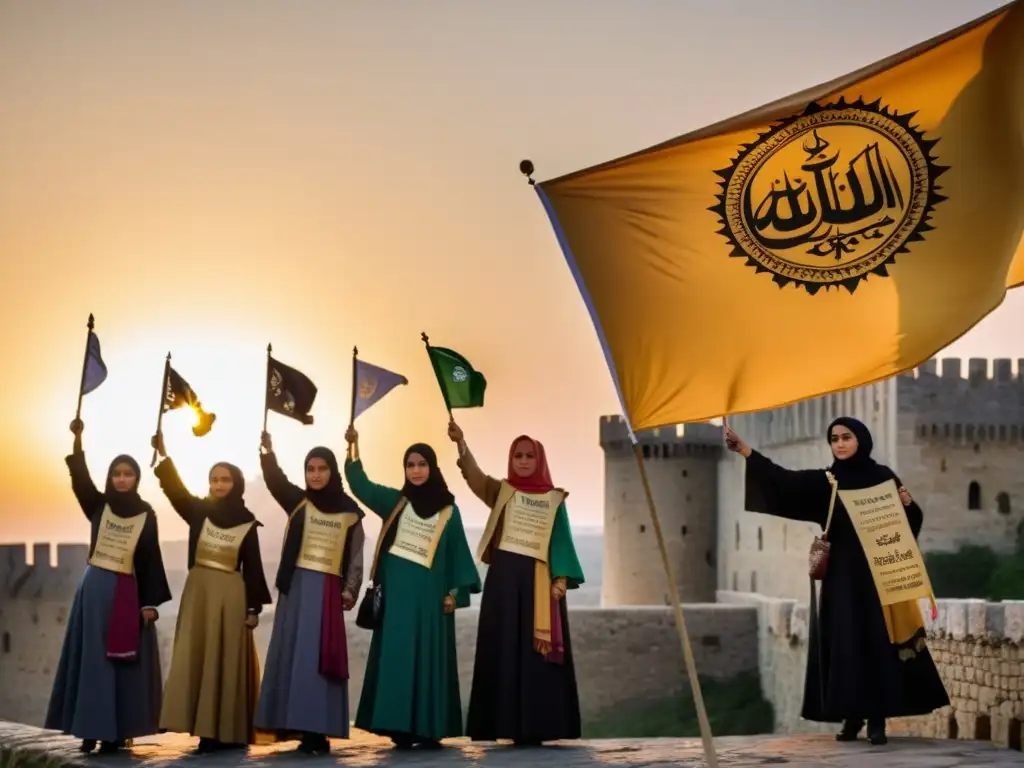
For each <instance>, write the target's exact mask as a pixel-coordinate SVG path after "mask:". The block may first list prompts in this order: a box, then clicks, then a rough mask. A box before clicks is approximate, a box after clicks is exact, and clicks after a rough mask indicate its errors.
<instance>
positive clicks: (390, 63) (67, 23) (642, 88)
mask: <svg viewBox="0 0 1024 768" xmlns="http://www.w3.org/2000/svg"><path fill="white" fill-rule="evenodd" d="M1000 4H1001V3H1000V2H996V1H995V0H989V1H987V2H986V1H982V0H946V1H945V2H938V0H917V1H916V2H911V1H910V0H870V1H869V2H868V1H864V2H859V3H849V2H845V0H830V1H829V2H824V1H822V0H800V1H799V2H797V1H793V2H781V3H768V4H766V3H755V2H740V1H739V0H733V1H732V2H725V1H722V0H702V1H700V2H698V1H697V0H689V1H683V0H678V1H677V2H668V0H661V1H659V2H654V1H653V0H649V1H647V2H641V0H634V1H633V2H627V1H626V0H620V1H619V2H611V1H610V0H577V1H575V2H569V1H568V0H543V2H542V1H541V0H529V1H527V0H519V1H517V2H506V3H493V2H491V3H484V2H469V0H464V1H455V0H451V1H446V0H436V1H435V2H414V1H413V0H406V1H405V2H400V3H373V2H361V3H359V2H344V1H343V0H323V1H322V2H312V1H310V0H305V1H303V2H287V3H285V2H276V3H274V2H267V1H265V0H248V2H244V3H241V2H227V0H221V2H210V0H177V2H175V3H139V2H137V1H134V0H132V1H129V0H120V1H118V2H114V1H106V2H105V1H103V0H93V1H92V2H68V1H65V2H52V1H50V0H21V2H14V1H12V0H3V1H2V2H0V103H2V104H3V110H2V111H3V118H2V119H0V285H2V289H3V301H0V323H2V326H3V332H2V334H0V364H2V366H3V371H4V373H3V376H2V377H0V402H3V403H4V406H3V414H4V417H3V419H2V420H0V540H3V541H24V540H32V539H39V540H50V541H72V540H84V539H85V537H86V534H87V531H86V526H85V524H84V521H83V520H82V517H81V515H80V513H79V512H78V510H77V508H76V506H75V504H74V501H73V497H72V495H71V491H70V487H69V483H68V479H67V472H66V469H65V467H64V464H63V461H62V457H63V456H64V455H65V453H66V452H67V450H68V448H69V447H70V435H69V433H68V430H67V425H68V422H69V421H70V420H71V418H72V417H73V416H74V408H75V400H76V389H77V386H78V377H79V375H80V370H81V369H80V366H81V358H82V351H83V344H84V340H85V321H86V318H87V316H88V314H89V313H90V312H94V313H95V314H96V317H97V331H98V333H99V336H100V339H101V341H102V344H103V350H104V357H105V359H106V361H107V363H108V365H109V368H110V378H109V379H108V381H107V383H106V384H104V385H103V387H102V388H101V389H99V390H98V391H96V392H95V393H94V394H92V395H90V396H88V397H87V398H86V401H85V405H84V408H83V419H84V420H85V422H86V433H85V445H86V450H87V452H88V456H89V459H90V462H91V466H92V470H93V474H94V477H95V479H96V481H97V483H102V478H103V473H104V471H105V469H106V466H107V463H108V462H109V460H110V459H111V458H112V457H113V456H114V455H115V454H116V453H118V452H122V451H127V452H130V453H132V454H134V455H135V456H136V457H137V458H138V459H139V461H140V462H141V463H143V464H144V466H148V463H149V458H150V451H149V447H148V445H149V436H150V435H151V434H152V432H153V429H154V426H155V419H156V413H157V407H158V404H159V397H160V392H159V385H160V378H161V375H162V366H163V359H164V356H165V355H166V353H167V352H168V350H170V351H172V352H173V355H174V364H175V366H176V367H177V369H178V370H179V372H181V373H182V374H183V375H184V376H185V377H186V378H187V379H189V380H190V381H191V383H192V384H193V386H194V387H195V389H196V390H197V391H198V393H199V395H200V397H201V398H202V399H203V401H204V404H205V405H206V406H207V408H208V410H212V411H214V412H216V413H217V415H218V421H217V424H216V427H215V428H214V430H213V432H212V433H211V434H210V435H209V436H207V437H205V438H203V439H201V440H199V439H196V438H194V437H192V436H191V434H190V433H189V432H188V423H187V420H186V419H185V417H184V416H183V415H181V414H177V415H174V416H171V417H169V418H168V419H166V420H165V424H166V426H165V433H166V435H167V442H168V448H169V450H170V452H171V454H172V455H173V456H174V457H175V458H176V459H177V460H178V461H179V464H180V465H181V466H182V469H183V473H184V474H185V479H186V481H187V482H188V483H189V484H190V485H191V486H192V488H193V489H194V490H196V491H200V492H202V491H203V490H204V489H205V474H206V469H207V467H208V466H209V465H210V464H211V463H212V462H213V461H214V460H217V459H228V460H232V461H235V462H237V463H239V464H240V465H241V466H242V467H243V469H245V470H246V472H247V474H249V475H255V474H256V472H257V469H258V460H257V439H258V435H259V431H260V428H261V418H262V406H263V376H264V365H265V349H266V345H267V342H268V341H272V342H273V344H274V349H275V354H276V355H277V356H279V357H280V358H281V359H282V360H283V361H284V362H287V363H289V364H292V365H295V366H297V367H298V368H300V369H301V370H303V371H305V372H306V373H307V374H309V375H310V376H311V377H312V378H313V379H314V381H315V382H316V383H317V384H318V385H319V387H320V395H319V397H318V400H317V403H316V406H315V408H314V413H315V415H316V424H315V426H312V427H302V426H300V425H299V424H297V423H295V422H290V421H288V420H285V419H283V418H282V417H280V416H276V415H274V414H271V416H270V430H271V432H272V434H273V435H274V437H275V441H276V444H277V447H278V453H279V454H280V456H281V460H282V462H283V464H284V466H285V468H286V469H287V470H288V471H289V472H290V474H291V475H292V476H293V477H294V478H295V479H296V480H300V482H301V470H302V457H303V456H304V454H305V452H306V450H308V449H309V448H310V447H312V446H313V445H315V444H319V443H325V444H327V445H329V446H332V447H334V448H335V449H336V450H337V451H338V453H339V455H341V454H342V452H343V447H344V441H343V439H342V434H343V431H344V428H345V425H346V423H347V419H348V406H349V392H350V371H351V349H352V346H353V344H357V345H358V346H359V348H360V352H361V355H362V356H363V357H364V358H365V359H367V360H368V361H370V362H373V363H376V364H379V365H382V366H385V367H389V368H392V369H394V370H397V371H399V372H401V373H403V374H405V375H406V376H408V377H409V379H410V380H411V383H410V386H408V387H405V388H403V389H401V390H398V391H396V392H395V393H393V394H392V395H390V396H389V397H388V398H387V399H386V400H385V401H383V402H382V403H381V404H379V405H378V406H376V407H375V408H374V409H372V410H371V411H370V412H369V413H368V414H367V415H365V416H364V417H362V419H361V420H360V422H359V423H358V424H357V427H358V428H359V429H360V432H361V435H362V440H361V444H362V449H363V456H364V459H365V461H366V465H367V469H368V472H369V474H370V475H371V477H372V478H375V479H377V480H378V481H381V482H387V483H393V484H398V483H400V478H401V456H402V451H403V450H404V448H405V447H406V446H407V445H408V444H410V443H412V442H414V441H419V440H426V441H429V442H431V443H433V444H434V445H435V446H436V447H437V449H438V451H439V453H440V454H441V456H442V462H443V463H442V466H443V468H444V470H445V472H446V474H447V476H448V478H449V481H450V483H451V485H452V487H453V489H454V490H455V492H456V495H457V496H458V497H459V498H460V501H461V502H462V504H463V507H464V509H465V513H464V514H465V516H466V517H467V519H468V522H469V523H470V524H480V523H482V521H483V519H484V516H485V510H484V509H483V507H482V505H481V504H479V503H478V502H476V501H475V500H471V499H470V497H469V493H468V490H467V489H466V487H465V485H464V484H463V483H462V480H461V478H460V477H458V473H457V470H456V469H455V466H454V448H453V447H452V446H451V444H450V443H448V442H447V440H446V437H445V425H446V420H447V415H446V413H445V410H444V406H443V403H442V400H441V396H440V394H439V392H438V390H437V386H436V384H435V382H434V381H433V378H432V374H431V371H430V368H429V363H428V360H427V357H426V354H425V352H424V350H423V346H422V343H421V342H420V339H419V334H420V332H421V331H426V332H427V333H428V334H430V336H431V339H432V341H433V342H435V343H436V344H439V345H444V346H451V347H453V348H455V349H457V350H458V351H460V352H462V353H463V354H465V355H466V356H468V357H469V359H470V360H471V361H472V362H473V363H474V364H475V365H476V366H477V367H478V368H479V369H480V370H482V371H483V372H484V373H485V375H486V376H487V378H488V381H489V387H488V391H487V405H486V407H485V408H484V409H482V410H474V411H464V412H461V413H459V412H457V414H456V415H457V418H458V419H459V420H460V422H461V423H462V425H463V427H464V428H465V430H466V433H467V437H468V439H469V442H470V444H471V446H472V447H473V448H474V449H475V452H476V453H477V455H478V457H479V458H480V459H481V460H482V463H483V464H484V465H485V467H487V468H489V469H490V470H491V471H492V472H493V473H495V474H501V473H503V472H504V466H505V460H506V452H507V449H508V443H509V441H510V440H511V439H512V438H513V437H514V436H515V435H517V434H519V433H521V432H527V433H530V434H531V435H534V436H535V437H537V438H539V439H540V440H542V441H543V442H544V443H545V445H546V447H547V449H548V454H549V457H550V463H551V467H552V472H553V474H554V477H555V480H556V482H558V483H560V484H562V485H564V486H565V487H567V488H568V489H569V490H570V491H571V492H572V500H571V501H570V515H571V517H572V519H573V520H575V521H578V522H579V523H581V524H598V523H600V520H601V515H602V506H601V490H602V486H603V474H602V469H601V452H600V448H599V446H598V443H597V419H598V417H599V415H600V414H602V413H610V412H614V411H615V410H616V408H617V401H616V398H615V394H614V391H613V389H612V384H611V379H610V377H609V375H608V373H607V369H606V367H605V363H604V360H603V358H602V355H601V352H600V349H599V346H598V343H597V340H596V337H595V335H594V333H593V330H592V327H591V325H590V321H589V318H588V317H587V313H586V310H585V309H584V306H583V304H582V302H581V301H580V299H579V296H578V293H577V291H576V288H575V285H574V283H573V281H572V278H571V276H570V274H569V272H568V270H567V269H566V267H565V265H564V262H563V260H562V256H561V254H560V252H559V250H558V247H557V245H556V242H555V240H554V237H553V236H552V233H551V229H550V226H549V224H548V222H547V220H546V218H545V216H544V213H543V211H542V209H541V207H540V204H539V202H538V201H537V199H536V196H535V194H534V193H533V192H532V191H531V190H530V189H529V188H528V187H527V185H526V183H525V182H524V180H523V179H522V177H521V176H520V175H519V173H518V171H517V165H518V162H519V160H520V159H521V158H523V157H530V158H531V159H533V161H534V162H535V164H536V166H537V169H538V173H537V177H538V178H539V179H545V178H549V177H551V176H554V175H558V174H562V173H565V172H569V171H572V170H575V169H578V168H581V167H584V166H587V165H591V164H594V163H597V162H600V161H604V160H608V159H611V158H613V157H615V156H618V155H621V154H625V153H627V152H631V151H634V150H636V149H640V148H642V147H644V146H647V145H650V144H653V143H656V142H660V141H663V140H665V139H668V138H670V137H672V136H675V135H678V134H681V133H684V132H686V131H689V130H691V129H694V128H697V127H700V126H701V125H704V124H707V123H710V122H713V121H716V120H719V119H722V118H725V117H728V116H730V115H732V114H735V113H737V112H740V111H743V110H746V109H748V108H751V107H755V106H757V105H759V104H762V103H765V102H768V101H771V100H773V99H775V98H777V97H780V96H783V95H786V94H788V93H791V92H793V91H796V90H799V89H802V88H804V87H807V86H810V85H813V84H815V83H818V82H821V81H825V80H828V79H830V78H832V77H835V76H837V75H840V74H842V73H844V72H847V71H850V70H852V69H855V68H857V67H860V66H862V65H865V64H868V63H870V62H872V61H874V60H876V59H879V58H881V57H883V56H886V55H888V54H890V53H893V52H895V51H897V50H899V49H902V48H905V47H907V46H909V45H912V44H914V43H916V42H919V41H921V40H923V39H926V38H928V37H931V36H932V35H935V34H938V33H940V32H942V31H943V30H945V29H948V28H950V27H953V26H956V25H958V24H960V23H963V22H965V21H967V20H969V19H971V18H973V17H975V16H978V15H980V14H982V13H985V12H987V11H989V10H991V9H993V8H995V7H997V6H998V5H1000ZM399 8H401V10H400V11H399V10H397V9H399ZM743 312H744V310H743V308H742V307H733V306H730V304H729V301H728V296H723V297H722V315H721V316H720V317H717V318H707V319H706V322H735V321H736V320H735V318H736V316H737V313H741V314H742V313H743ZM1022 324H1024V295H1016V296H1011V297H1010V298H1009V299H1008V300H1007V302H1006V303H1005V304H1004V305H1003V307H1001V308H1000V309H999V310H997V312H996V313H994V314H993V315H992V316H991V317H990V318H989V319H988V320H987V321H986V322H985V323H983V324H982V325H981V326H979V327H978V328H977V329H975V331H974V332H972V333H971V334H970V335H969V336H968V337H966V338H965V339H964V340H962V341H961V342H959V343H958V344H957V345H956V346H955V347H954V349H953V350H951V352H952V353H954V354H959V355H961V356H964V357H967V356H969V355H975V356H979V355H980V356H990V357H997V356H1005V357H1024V340H1022V339H1021V336H1020V334H1019V333H1016V334H1013V333H1011V329H1013V328H1019V327H1021V326H1022ZM695 332H699V330H698V329H695ZM143 491H144V495H145V496H146V497H147V498H149V499H150V500H152V501H153V502H154V503H156V504H158V508H159V509H167V507H166V505H165V504H164V502H163V498H162V496H161V495H160V493H159V490H158V489H157V488H156V484H155V481H154V480H153V478H152V474H151V473H150V471H149V470H148V468H147V469H144V482H143ZM161 526H162V533H163V534H164V536H165V537H166V538H180V537H182V536H183V534H184V527H183V526H182V525H181V524H179V523H178V521H177V519H176V518H173V517H170V516H165V517H163V518H162V522H161Z"/></svg>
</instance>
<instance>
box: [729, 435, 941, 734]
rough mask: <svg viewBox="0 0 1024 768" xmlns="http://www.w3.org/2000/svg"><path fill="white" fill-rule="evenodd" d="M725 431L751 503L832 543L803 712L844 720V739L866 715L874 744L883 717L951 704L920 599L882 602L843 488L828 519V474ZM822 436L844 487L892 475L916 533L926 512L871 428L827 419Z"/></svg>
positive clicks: (855, 731)
mask: <svg viewBox="0 0 1024 768" xmlns="http://www.w3.org/2000/svg"><path fill="white" fill-rule="evenodd" d="M725 440H726V446H727V447H728V448H729V450H731V451H735V452H736V453H739V454H740V455H741V456H743V457H744V458H745V459H746V464H747V467H746V468H747V472H746V476H747V509H749V510H752V511H758V512H764V513H767V514H770V515H774V516H777V517H784V518H787V519H789V520H802V521H805V522H810V523H817V524H818V525H820V526H822V528H823V529H826V528H827V539H828V542H829V543H830V551H829V554H828V563H827V569H826V572H825V576H824V578H823V579H822V584H821V607H820V610H819V609H818V608H817V606H816V605H815V604H814V600H813V594H812V601H811V611H812V621H811V631H810V637H809V639H808V649H807V675H806V679H805V683H804V703H803V711H802V713H801V716H802V717H803V718H804V719H805V720H814V721H817V722H827V723H837V722H840V721H841V722H842V723H843V726H842V729H841V730H840V731H839V733H838V734H837V735H836V738H837V739H838V740H839V741H853V740H855V739H856V738H857V737H858V735H859V733H860V731H861V729H862V728H863V727H864V722H865V720H866V721H867V735H868V739H869V740H870V741H871V743H872V744H885V743H886V742H887V741H888V739H887V737H886V733H885V721H886V719H887V718H890V717H906V716H910V715H924V714H927V713H929V712H932V711H934V710H936V709H939V708H940V707H943V706H946V705H947V704H949V697H948V696H947V695H946V690H945V688H944V687H943V685H942V680H941V678H940V677H939V673H938V670H937V669H936V668H935V663H934V662H933V661H932V657H931V654H930V653H929V652H928V647H927V645H926V644H925V630H924V621H923V620H922V617H921V611H920V608H919V607H918V604H917V600H908V601H906V602H902V603H897V604H895V605H889V606H885V607H884V608H883V607H882V604H881V601H880V600H879V597H878V591H877V590H876V588H875V583H874V579H873V577H872V575H871V570H870V568H869V566H868V561H867V558H866V557H865V554H864V549H863V547H862V546H861V543H860V539H859V537H858V535H857V530H856V528H855V527H854V524H853V522H852V521H851V519H850V516H849V514H848V513H847V510H846V508H845V507H844V506H843V502H842V499H841V498H840V497H839V496H838V494H837V495H836V497H835V502H834V506H832V515H831V520H829V506H830V502H831V499H832V486H831V483H830V481H829V477H828V475H826V473H825V472H824V471H821V470H800V471H792V470H788V469H783V468H782V467H779V466H777V465H775V464H773V463H772V462H771V461H770V460H769V459H767V458H765V457H764V456H762V455H761V454H760V453H758V452H757V451H754V450H751V448H750V446H748V445H747V444H746V443H745V442H743V440H742V439H740V438H739V437H738V436H737V435H736V433H735V432H733V431H732V430H731V429H730V428H728V427H726V428H725ZM826 440H827V441H828V443H829V445H830V446H831V447H832V455H833V458H834V461H833V462H832V466H831V467H830V468H829V472H830V473H831V475H832V477H833V478H834V479H835V482H836V484H837V487H838V490H839V491H853V490H861V489H865V488H873V487H874V486H876V485H879V484H881V483H884V482H886V481H889V480H892V481H894V482H895V484H896V486H897V488H898V489H899V496H900V501H901V502H902V506H903V509H904V512H905V513H906V516H907V522H908V524H909V527H910V530H911V532H912V533H913V535H914V537H915V538H916V537H917V536H918V534H919V533H920V532H921V526H922V524H923V522H924V513H923V512H922V511H921V508H920V507H919V506H918V505H917V503H916V502H914V500H913V499H912V498H911V496H910V493H909V492H908V491H907V489H906V488H904V487H903V484H902V483H901V482H900V479H899V478H898V477H897V476H896V475H895V473H893V471H892V470H891V469H890V468H889V467H886V466H884V465H882V464H878V463H877V462H875V460H874V459H872V458H871V450H872V448H873V445H874V444H873V441H872V439H871V433H870V432H869V431H868V428H867V427H866V426H864V424H862V423H861V422H859V421H857V420H856V419H852V418H848V417H842V418H838V419H836V420H835V421H833V422H832V423H831V424H830V425H829V428H828V431H827V433H826ZM812 586H813V581H812ZM815 614H817V621H815V620H814V618H815Z"/></svg>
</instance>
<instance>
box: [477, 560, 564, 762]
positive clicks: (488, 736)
mask: <svg viewBox="0 0 1024 768" xmlns="http://www.w3.org/2000/svg"><path fill="white" fill-rule="evenodd" d="M533 582H534V561H533V558H530V557H525V556H523V555H518V554H514V553H511V552H504V551H502V550H499V549H496V550H495V551H494V553H493V560H492V561H491V565H490V567H489V568H488V569H487V578H486V580H485V582H484V593H483V596H482V598H481V601H480V619H479V623H478V625H477V641H476V660H475V662H474V665H473V687H472V690H471V692H470V695H469V715H468V717H467V722H466V733H467V734H468V735H469V737H470V738H471V739H473V740H476V741H496V740H497V739H513V740H515V741H521V742H532V743H536V742H541V741H556V740H559V739H578V738H579V737H580V702H579V694H578V692H577V688H576V670H575V667H574V665H573V654H572V641H571V640H570V638H569V614H568V611H567V610H566V603H565V599H564V598H563V599H562V600H560V601H559V610H560V612H561V618H562V639H563V643H564V645H565V654H564V657H563V662H562V663H561V664H555V663H553V662H550V661H546V660H545V659H544V657H543V656H541V655H540V653H538V652H537V651H536V650H535V649H534V647H533V611H534V608H533V604H534V596H533V586H534V585H533Z"/></svg>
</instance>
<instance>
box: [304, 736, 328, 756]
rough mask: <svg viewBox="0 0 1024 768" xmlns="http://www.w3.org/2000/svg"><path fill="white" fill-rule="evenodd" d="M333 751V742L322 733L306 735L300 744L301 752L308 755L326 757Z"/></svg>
mask: <svg viewBox="0 0 1024 768" xmlns="http://www.w3.org/2000/svg"><path fill="white" fill-rule="evenodd" d="M330 751H331V742H329V741H328V740H327V737H326V736H324V735H323V734H320V733H306V734H303V736H302V741H300V742H299V752H304V753H306V754H307V755H326V754H327V753H328V752H330Z"/></svg>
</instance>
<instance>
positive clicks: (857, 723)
mask: <svg viewBox="0 0 1024 768" xmlns="http://www.w3.org/2000/svg"><path fill="white" fill-rule="evenodd" d="M863 727H864V721H863V720H850V719H847V720H843V729H842V730H841V731H839V733H837V734H836V741H856V740H857V736H858V735H859V734H860V729H861V728H863Z"/></svg>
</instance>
